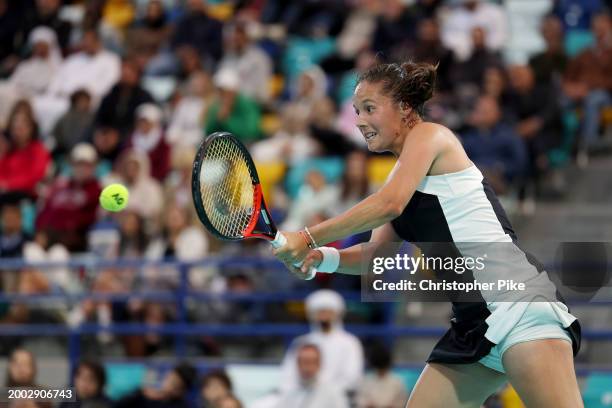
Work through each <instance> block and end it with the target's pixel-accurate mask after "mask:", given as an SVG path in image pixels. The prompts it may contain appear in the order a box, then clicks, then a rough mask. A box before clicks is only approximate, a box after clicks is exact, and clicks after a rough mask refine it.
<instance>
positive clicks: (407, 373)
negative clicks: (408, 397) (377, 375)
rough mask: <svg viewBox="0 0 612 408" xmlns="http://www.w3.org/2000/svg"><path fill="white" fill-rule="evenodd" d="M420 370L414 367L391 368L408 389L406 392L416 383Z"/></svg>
mask: <svg viewBox="0 0 612 408" xmlns="http://www.w3.org/2000/svg"><path fill="white" fill-rule="evenodd" d="M421 371H422V370H417V369H414V368H401V369H395V370H393V373H394V374H395V375H397V376H399V377H400V378H401V379H402V381H403V382H404V385H405V386H406V389H407V390H408V393H410V392H411V391H412V389H413V388H414V386H415V385H416V383H417V380H418V379H419V376H420V375H421Z"/></svg>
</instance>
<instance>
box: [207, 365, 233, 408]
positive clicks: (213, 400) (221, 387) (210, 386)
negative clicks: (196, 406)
mask: <svg viewBox="0 0 612 408" xmlns="http://www.w3.org/2000/svg"><path fill="white" fill-rule="evenodd" d="M231 395H232V380H231V379H230V377H229V376H228V375H227V373H226V372H225V371H223V370H213V371H210V372H208V373H206V375H204V377H203V378H202V385H201V388H200V397H201V399H202V408H216V407H217V406H218V405H219V403H220V401H222V400H223V399H224V398H227V397H229V396H231Z"/></svg>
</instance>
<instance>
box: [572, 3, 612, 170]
mask: <svg viewBox="0 0 612 408" xmlns="http://www.w3.org/2000/svg"><path fill="white" fill-rule="evenodd" d="M592 30H593V34H594V35H595V45H594V46H593V47H592V48H589V49H587V50H585V51H583V52H581V53H580V54H578V56H577V57H576V58H574V59H573V60H572V61H570V63H569V66H568V67H567V71H566V72H565V78H564V84H563V88H564V91H565V94H566V95H567V97H568V98H569V99H570V101H571V103H572V104H576V105H579V106H581V107H582V109H583V112H584V116H583V124H582V131H581V133H582V135H581V141H580V151H579V154H578V164H579V165H581V166H584V165H586V164H587V163H588V150H589V148H590V147H592V145H593V144H594V143H595V142H596V141H597V138H598V136H599V133H598V131H599V121H600V114H601V110H602V109H603V108H604V107H606V106H610V104H612V96H611V95H612V94H611V92H612V76H611V75H610V72H612V20H611V17H610V15H609V14H606V13H602V14H597V15H595V16H594V17H593V21H592Z"/></svg>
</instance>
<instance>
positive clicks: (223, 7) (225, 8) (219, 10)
mask: <svg viewBox="0 0 612 408" xmlns="http://www.w3.org/2000/svg"><path fill="white" fill-rule="evenodd" d="M206 13H207V14H208V15H209V16H211V17H213V18H216V19H217V20H221V21H228V20H229V19H230V18H232V16H233V15H234V6H233V5H232V4H231V3H230V2H222V3H218V4H209V5H208V8H207V9H206Z"/></svg>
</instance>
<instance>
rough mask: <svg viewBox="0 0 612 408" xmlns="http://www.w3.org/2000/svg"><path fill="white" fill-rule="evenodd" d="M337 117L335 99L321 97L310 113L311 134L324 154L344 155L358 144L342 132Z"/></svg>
mask: <svg viewBox="0 0 612 408" xmlns="http://www.w3.org/2000/svg"><path fill="white" fill-rule="evenodd" d="M337 117H338V112H337V111H336V105H335V104H334V101H333V100H332V99H331V98H329V97H324V98H321V100H320V101H319V103H317V104H316V105H314V106H313V108H312V111H311V114H310V121H309V122H310V134H311V135H312V137H313V139H315V140H316V141H317V142H318V143H319V145H321V146H322V147H323V155H326V156H341V157H344V156H346V155H347V154H348V153H349V152H351V151H353V150H354V149H355V148H356V146H355V144H354V143H353V142H351V141H350V140H348V138H346V137H345V136H344V134H342V132H341V130H340V125H339V124H338V122H337V119H336V118H337Z"/></svg>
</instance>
